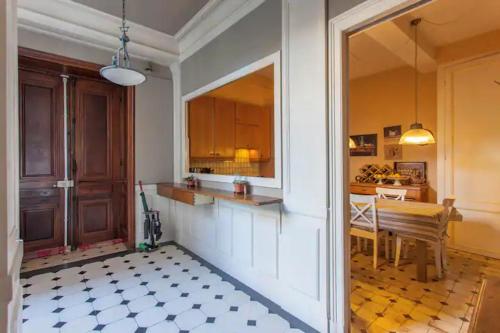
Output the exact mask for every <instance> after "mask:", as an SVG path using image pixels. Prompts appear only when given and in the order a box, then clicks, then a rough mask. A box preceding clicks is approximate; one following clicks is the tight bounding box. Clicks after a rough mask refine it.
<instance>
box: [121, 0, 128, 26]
mask: <svg viewBox="0 0 500 333" xmlns="http://www.w3.org/2000/svg"><path fill="white" fill-rule="evenodd" d="M125 1H126V0H122V31H126V29H127V28H126V26H125V24H126V21H125V17H126V16H125V7H126V6H125Z"/></svg>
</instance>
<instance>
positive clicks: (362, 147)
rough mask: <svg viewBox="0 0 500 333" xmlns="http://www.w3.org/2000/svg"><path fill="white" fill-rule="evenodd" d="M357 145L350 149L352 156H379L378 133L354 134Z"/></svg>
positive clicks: (353, 138) (352, 137)
mask: <svg viewBox="0 0 500 333" xmlns="http://www.w3.org/2000/svg"><path fill="white" fill-rule="evenodd" d="M351 139H352V141H354V143H355V144H356V147H354V148H350V149H349V154H350V155H351V156H377V134H363V135H352V136H351Z"/></svg>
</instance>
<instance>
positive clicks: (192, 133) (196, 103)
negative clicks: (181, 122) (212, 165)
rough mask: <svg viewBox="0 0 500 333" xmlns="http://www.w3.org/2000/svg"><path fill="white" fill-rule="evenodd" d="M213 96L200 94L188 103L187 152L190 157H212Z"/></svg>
mask: <svg viewBox="0 0 500 333" xmlns="http://www.w3.org/2000/svg"><path fill="white" fill-rule="evenodd" d="M213 113H214V103H213V98H210V97H206V96H202V97H199V98H196V99H194V100H192V101H191V102H190V103H189V154H190V157H191V158H209V157H213V156H214V154H215V152H214V129H213V127H214V115H213Z"/></svg>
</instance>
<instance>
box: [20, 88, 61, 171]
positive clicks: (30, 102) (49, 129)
mask: <svg viewBox="0 0 500 333" xmlns="http://www.w3.org/2000/svg"><path fill="white" fill-rule="evenodd" d="M56 84H57V83H56ZM23 88H24V96H23V97H24V103H25V104H24V109H23V111H24V114H23V118H22V119H23V129H24V131H23V133H24V138H23V139H24V140H23V146H22V148H23V152H24V154H23V157H24V160H23V162H24V163H23V172H22V175H23V177H40V176H42V177H43V176H55V163H56V155H57V154H56V153H57V151H56V150H54V149H52V147H53V145H54V136H53V135H52V133H53V131H54V129H55V128H54V126H56V125H57V124H55V123H54V120H55V119H54V116H55V112H51V111H52V108H53V107H54V103H53V101H52V99H53V98H54V89H53V87H50V86H49V87H41V86H33V85H29V84H26V85H24V87H23Z"/></svg>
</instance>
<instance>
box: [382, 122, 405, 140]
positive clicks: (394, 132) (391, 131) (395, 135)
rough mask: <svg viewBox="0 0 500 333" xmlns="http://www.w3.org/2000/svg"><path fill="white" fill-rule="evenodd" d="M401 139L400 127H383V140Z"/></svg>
mask: <svg viewBox="0 0 500 333" xmlns="http://www.w3.org/2000/svg"><path fill="white" fill-rule="evenodd" d="M400 137H401V125H396V126H388V127H384V139H386V140H391V139H399V138H400Z"/></svg>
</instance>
